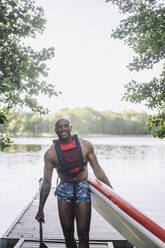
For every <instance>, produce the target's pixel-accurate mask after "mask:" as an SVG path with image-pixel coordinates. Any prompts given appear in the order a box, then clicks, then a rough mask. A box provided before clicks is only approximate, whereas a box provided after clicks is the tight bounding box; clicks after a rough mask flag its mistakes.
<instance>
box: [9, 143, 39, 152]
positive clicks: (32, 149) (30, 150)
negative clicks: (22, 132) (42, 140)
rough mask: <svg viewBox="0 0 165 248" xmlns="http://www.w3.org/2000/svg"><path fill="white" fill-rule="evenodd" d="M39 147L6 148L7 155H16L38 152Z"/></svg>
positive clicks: (17, 146)
mask: <svg viewBox="0 0 165 248" xmlns="http://www.w3.org/2000/svg"><path fill="white" fill-rule="evenodd" d="M41 149H42V146H41V145H15V144H13V145H11V147H9V148H6V149H5V152H7V153H17V152H19V153H20V152H38V151H41Z"/></svg>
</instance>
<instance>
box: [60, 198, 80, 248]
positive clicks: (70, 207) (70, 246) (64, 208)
mask: <svg viewBox="0 0 165 248" xmlns="http://www.w3.org/2000/svg"><path fill="white" fill-rule="evenodd" d="M58 210H59V217H60V222H61V226H62V230H63V234H64V237H65V241H66V247H67V248H77V245H76V241H75V239H74V204H73V203H71V202H58Z"/></svg>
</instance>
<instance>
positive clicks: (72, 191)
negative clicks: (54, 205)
mask: <svg viewBox="0 0 165 248" xmlns="http://www.w3.org/2000/svg"><path fill="white" fill-rule="evenodd" d="M54 194H55V195H57V199H58V202H76V203H78V202H84V201H85V202H90V201H91V198H90V187H89V183H88V181H87V180H85V181H82V182H80V183H65V182H60V184H59V185H58V186H57V188H56V191H55V192H54Z"/></svg>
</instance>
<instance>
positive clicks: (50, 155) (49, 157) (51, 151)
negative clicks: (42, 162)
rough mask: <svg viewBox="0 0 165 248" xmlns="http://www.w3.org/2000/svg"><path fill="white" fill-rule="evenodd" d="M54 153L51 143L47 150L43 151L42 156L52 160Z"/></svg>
mask: <svg viewBox="0 0 165 248" xmlns="http://www.w3.org/2000/svg"><path fill="white" fill-rule="evenodd" d="M54 155H55V149H54V145H51V146H50V147H49V148H48V150H47V151H46V152H45V154H44V158H45V159H46V160H52V157H54Z"/></svg>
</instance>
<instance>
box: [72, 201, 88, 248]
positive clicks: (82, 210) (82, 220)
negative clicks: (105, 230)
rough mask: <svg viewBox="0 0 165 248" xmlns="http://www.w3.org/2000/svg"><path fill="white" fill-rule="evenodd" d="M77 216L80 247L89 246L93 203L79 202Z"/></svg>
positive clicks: (76, 210)
mask: <svg viewBox="0 0 165 248" xmlns="http://www.w3.org/2000/svg"><path fill="white" fill-rule="evenodd" d="M75 216H76V221H77V232H78V237H79V248H89V230H90V220H91V203H90V202H79V203H76V204H75Z"/></svg>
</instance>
